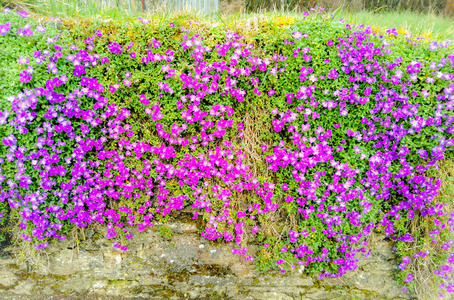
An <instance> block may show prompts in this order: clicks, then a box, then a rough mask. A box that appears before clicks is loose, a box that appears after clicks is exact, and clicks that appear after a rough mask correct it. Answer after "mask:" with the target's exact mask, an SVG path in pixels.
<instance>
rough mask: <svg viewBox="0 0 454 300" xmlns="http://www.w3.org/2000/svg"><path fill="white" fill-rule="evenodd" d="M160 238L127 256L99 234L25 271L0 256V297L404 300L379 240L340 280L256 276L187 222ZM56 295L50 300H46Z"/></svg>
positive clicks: (136, 244)
mask: <svg viewBox="0 0 454 300" xmlns="http://www.w3.org/2000/svg"><path fill="white" fill-rule="evenodd" d="M170 226H171V227H172V228H173V231H174V234H173V235H172V236H171V238H170V239H164V238H163V237H161V236H160V235H159V234H158V232H157V231H154V230H149V231H146V232H141V233H139V232H135V235H134V238H133V239H132V240H130V241H131V242H130V245H129V250H128V251H126V252H122V251H116V250H115V248H114V247H112V243H111V241H109V240H106V239H105V238H103V234H102V233H101V232H99V233H97V232H94V231H93V230H86V231H85V234H84V235H85V240H83V241H80V242H78V243H75V242H74V240H73V241H71V240H69V239H68V240H67V241H61V242H55V243H53V244H51V245H50V246H49V248H48V249H46V251H45V252H43V254H42V255H41V256H40V257H41V260H42V262H41V264H40V265H39V266H38V267H36V266H35V267H34V266H32V265H31V264H30V263H27V262H26V261H25V260H24V259H20V258H19V256H18V255H17V254H16V255H12V254H6V253H2V254H1V255H0V298H3V299H66V298H71V299H73V298H74V299H110V298H115V299H117V298H121V299H123V298H139V299H140V298H146V299H203V298H205V299H393V300H395V299H409V298H410V296H409V295H407V294H404V293H402V292H401V288H400V287H399V286H397V284H396V283H395V282H394V280H393V273H394V272H395V270H396V262H395V260H394V258H393V253H392V251H391V249H390V244H389V243H388V242H387V241H385V240H384V239H383V238H382V237H378V238H377V240H376V241H375V242H374V245H375V251H373V252H372V254H371V255H370V256H369V257H368V258H361V260H360V263H359V265H360V268H359V269H358V270H357V271H355V272H351V273H349V274H347V275H346V276H344V277H343V278H341V279H336V280H333V279H329V280H322V281H319V280H316V279H315V278H313V277H309V276H307V275H304V272H303V270H301V269H299V270H295V271H294V272H287V273H286V274H281V273H276V272H265V273H261V272H258V271H256V270H255V267H254V265H253V264H251V263H245V262H244V260H243V259H242V258H241V257H239V256H237V255H233V254H231V252H230V248H231V246H229V245H220V246H211V245H209V244H208V242H207V241H206V240H204V239H203V238H201V237H199V236H198V234H197V232H196V231H197V228H196V226H195V224H191V223H173V224H171V225H170ZM56 296H58V298H54V297H56Z"/></svg>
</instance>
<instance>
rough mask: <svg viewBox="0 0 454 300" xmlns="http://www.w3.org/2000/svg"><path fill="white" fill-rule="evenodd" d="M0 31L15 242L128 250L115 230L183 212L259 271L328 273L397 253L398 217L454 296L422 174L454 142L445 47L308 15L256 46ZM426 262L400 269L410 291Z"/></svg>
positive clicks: (453, 259) (181, 26)
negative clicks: (425, 224)
mask: <svg viewBox="0 0 454 300" xmlns="http://www.w3.org/2000/svg"><path fill="white" fill-rule="evenodd" d="M0 24H1V25H0V44H1V45H2V46H1V49H0V51H1V52H0V57H1V65H0V66H1V67H2V69H1V73H0V76H1V78H0V83H1V85H2V86H0V99H1V102H0V111H1V112H0V136H1V145H0V157H1V158H0V166H1V170H0V171H1V172H0V183H1V184H2V186H1V189H0V204H2V203H3V204H2V206H0V208H3V209H4V211H5V212H7V213H9V214H11V215H12V216H15V217H16V219H18V220H19V221H18V226H19V227H20V229H21V230H22V232H21V233H22V236H21V237H22V239H23V241H24V242H29V243H31V244H33V245H35V247H36V249H43V248H46V247H47V246H48V242H49V241H50V240H51V239H60V240H62V239H65V234H66V233H67V232H68V230H69V229H71V228H72V227H74V226H77V227H86V226H88V224H91V223H94V222H97V223H103V224H105V225H106V228H107V233H106V237H107V238H110V239H113V244H114V247H116V248H119V249H121V250H127V240H128V239H130V238H132V234H131V233H130V228H132V227H137V229H138V230H139V231H143V230H146V228H147V227H151V226H152V225H153V222H156V221H157V220H162V219H165V218H170V217H171V216H172V214H174V213H175V212H176V211H182V210H189V211H190V212H191V214H192V218H193V219H198V218H203V220H204V222H203V229H202V230H201V232H200V234H201V235H202V236H203V237H205V238H206V239H208V240H211V241H214V242H231V244H232V252H233V253H236V254H238V255H242V256H244V259H245V260H251V261H255V262H256V264H257V265H258V267H259V268H262V269H265V268H269V267H274V268H277V269H279V270H281V272H286V270H291V269H292V268H295V267H296V266H297V265H301V266H304V267H305V269H306V271H307V272H309V273H318V274H320V277H340V276H342V275H344V274H345V273H346V272H347V271H351V270H355V269H356V268H357V261H358V257H357V253H364V254H365V255H369V254H370V251H371V249H370V245H368V241H367V237H368V236H369V235H370V234H371V232H373V231H374V230H376V229H377V228H382V229H383V230H384V232H385V234H386V235H387V236H389V237H390V238H392V239H393V240H395V241H396V242H402V243H412V242H414V240H415V239H417V238H418V237H414V236H412V235H411V234H410V231H409V230H408V228H406V224H408V221H411V220H412V219H414V218H418V217H420V216H422V217H425V216H433V222H434V225H435V228H434V229H433V230H432V231H430V233H429V235H430V236H431V238H432V242H433V243H444V244H443V247H442V249H443V251H445V252H446V253H447V254H448V262H447V263H445V264H443V265H441V266H438V267H439V268H438V269H437V270H435V274H436V275H437V276H439V277H440V278H442V279H443V280H444V281H443V283H442V284H441V285H440V287H441V293H444V291H447V292H452V288H453V285H454V283H452V282H451V276H452V275H451V273H452V264H453V263H454V253H451V252H450V251H451V245H452V240H451V239H449V237H448V238H446V239H442V238H441V237H442V236H449V233H450V232H452V228H453V225H454V214H453V213H452V212H446V211H445V210H444V209H443V208H444V206H445V204H444V203H439V202H437V201H434V198H435V196H436V195H437V194H438V192H439V189H440V185H441V181H440V180H437V179H436V178H434V177H433V176H430V174H431V173H430V172H433V170H436V169H437V168H438V162H439V161H440V160H442V159H449V158H450V157H451V156H452V146H453V144H454V140H453V137H452V134H453V132H454V125H453V122H454V112H453V110H454V84H453V83H452V81H453V80H454V74H453V73H452V69H453V68H454V55H453V54H452V48H451V46H450V41H444V42H436V41H428V42H426V41H425V40H424V39H420V38H417V37H413V36H411V35H409V34H406V35H399V34H398V33H397V32H396V30H392V29H391V30H388V31H387V32H374V30H372V28H371V27H366V26H362V25H361V26H354V25H349V24H345V23H343V22H334V21H333V20H332V19H331V18H330V17H329V16H327V15H325V14H324V13H322V12H321V11H319V10H314V11H313V12H312V13H305V14H304V18H303V19H301V20H297V21H295V23H294V24H292V25H291V26H290V27H289V28H282V30H281V31H280V32H277V31H276V28H273V29H270V28H262V29H261V31H260V33H258V34H257V36H255V37H254V38H246V37H244V36H242V35H241V34H240V33H238V32H225V31H224V29H223V28H222V27H211V29H209V32H208V33H205V34H202V33H201V32H200V31H199V29H198V28H197V27H196V26H191V24H190V23H188V22H187V21H185V20H184V19H181V18H175V19H174V20H168V21H166V22H160V23H159V24H157V25H155V24H153V23H152V22H150V20H146V19H143V18H140V19H139V20H136V21H129V22H124V23H120V24H114V25H112V24H108V23H102V22H98V23H92V24H84V25H74V24H70V23H68V24H67V26H66V27H64V29H62V30H57V29H56V28H55V26H54V27H53V26H51V24H52V20H51V21H50V22H48V25H47V26H46V24H39V21H37V20H34V19H32V18H28V16H27V14H26V13H24V12H21V11H10V10H7V9H6V10H4V12H3V13H2V14H1V15H0ZM252 137H254V138H252ZM6 204H7V205H6ZM3 216H4V214H0V217H3ZM251 241H256V242H257V243H258V244H259V250H258V251H257V253H255V254H254V255H253V254H252V253H251V252H250V251H249V249H248V242H249V243H250V242H251ZM449 253H451V254H449ZM427 255H432V256H437V255H438V253H427V252H425V251H420V252H418V253H416V254H415V255H414V256H413V257H403V259H402V263H401V264H400V268H401V270H402V273H401V277H402V278H403V279H402V281H404V284H405V285H406V286H407V288H408V287H412V281H413V274H412V273H411V272H410V271H409V269H408V268H407V265H409V263H410V262H411V261H415V260H418V259H419V258H420V257H424V256H427ZM405 290H406V289H405ZM440 295H442V294H440Z"/></svg>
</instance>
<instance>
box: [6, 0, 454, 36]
mask: <svg viewBox="0 0 454 300" xmlns="http://www.w3.org/2000/svg"><path fill="white" fill-rule="evenodd" d="M0 1H1V3H2V5H3V6H10V7H18V8H20V9H24V10H27V11H29V12H33V13H35V14H38V15H41V16H53V17H59V18H90V19H92V18H105V19H128V18H131V17H134V18H137V17H139V16H142V17H151V16H153V17H155V18H167V17H168V16H169V15H171V14H172V13H171V12H170V11H169V8H166V7H157V8H156V9H154V10H152V11H148V12H146V13H138V12H133V11H130V10H129V9H127V8H125V7H101V6H100V5H99V3H100V2H99V1H95V0H34V1H33V0H0ZM232 5H234V4H232ZM227 11H229V12H230V14H228V15H226V14H217V15H211V16H209V15H204V14H203V13H202V12H200V11H184V12H181V13H182V14H183V15H188V17H191V18H200V19H216V20H217V21H219V22H235V21H240V20H244V19H250V18H276V17H278V16H282V15H283V14H284V15H285V16H286V17H293V18H301V17H302V14H301V13H297V12H294V11H293V12H292V11H287V12H284V13H283V12H282V11H279V10H277V9H275V10H274V11H268V12H266V11H259V12H256V13H243V12H241V11H238V13H232V11H235V10H233V9H232V10H227ZM331 13H333V15H334V16H335V20H340V19H344V20H345V21H347V22H348V23H351V24H364V25H372V26H375V27H380V28H385V29H387V28H396V29H400V30H404V31H407V32H410V33H411V34H413V35H414V36H420V35H424V36H426V37H429V38H433V39H437V40H444V39H451V40H454V17H453V16H448V15H440V14H435V13H433V12H428V13H421V12H413V11H390V10H387V9H386V7H383V8H381V9H377V10H375V11H372V12H371V11H365V10H361V11H356V12H355V11H353V10H352V9H351V7H350V6H341V7H340V8H339V9H338V10H336V11H332V12H331Z"/></svg>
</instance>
